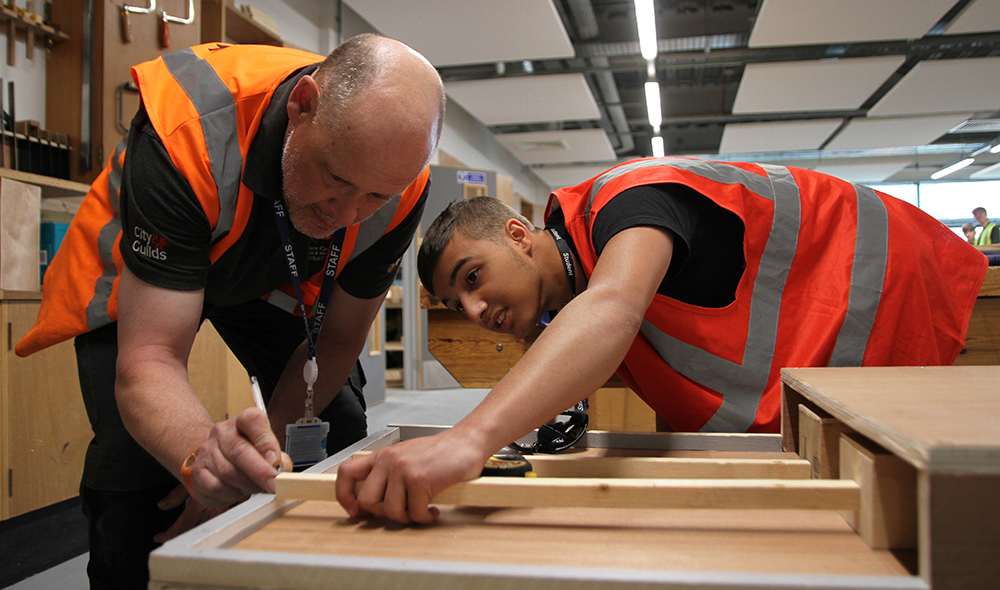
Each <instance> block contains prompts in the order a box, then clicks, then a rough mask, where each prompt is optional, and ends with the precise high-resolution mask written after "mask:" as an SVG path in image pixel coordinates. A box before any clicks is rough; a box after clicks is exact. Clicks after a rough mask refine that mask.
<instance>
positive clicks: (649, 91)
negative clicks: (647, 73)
mask: <svg viewBox="0 0 1000 590" xmlns="http://www.w3.org/2000/svg"><path fill="white" fill-rule="evenodd" d="M646 116H647V117H648V118H649V124H650V125H652V126H653V129H655V130H656V131H659V130H660V124H661V123H663V113H662V112H661V110H660V83H659V82H646Z"/></svg>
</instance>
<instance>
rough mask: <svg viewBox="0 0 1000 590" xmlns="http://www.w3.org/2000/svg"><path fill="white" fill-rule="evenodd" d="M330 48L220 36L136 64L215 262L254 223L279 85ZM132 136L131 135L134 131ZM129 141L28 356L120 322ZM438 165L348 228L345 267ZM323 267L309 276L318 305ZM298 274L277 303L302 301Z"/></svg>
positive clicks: (24, 345)
mask: <svg viewBox="0 0 1000 590" xmlns="http://www.w3.org/2000/svg"><path fill="white" fill-rule="evenodd" d="M322 60H323V58H322V56H319V55H315V54H312V53H308V52H305V51H299V50H295V49H287V48H280V47H271V46H254V45H233V46H229V45H226V44H222V43H210V44H205V45H197V46H194V47H190V48H187V49H183V50H181V51H178V52H175V53H171V54H168V55H165V56H163V57H160V58H157V59H155V60H153V61H149V62H146V63H143V64H140V65H137V66H135V67H133V68H132V78H133V79H134V80H135V83H136V84H137V85H138V87H139V92H140V94H141V96H142V102H143V104H144V105H145V107H146V111H147V113H148V115H149V120H150V122H151V123H152V125H153V128H154V129H155V130H156V133H157V135H159V137H160V140H161V141H162V142H163V145H164V147H165V148H166V150H167V153H168V154H169V155H170V159H171V161H172V162H173V163H174V165H175V166H176V167H177V169H178V170H179V171H180V172H181V174H182V175H183V176H184V177H185V178H186V179H187V181H188V182H189V183H190V185H191V188H192V189H193V190H194V193H195V195H196V196H197V197H198V200H199V202H200V203H201V206H202V208H203V210H204V211H205V214H206V215H207V217H208V221H209V223H210V224H211V227H212V243H211V246H210V251H209V255H210V259H211V261H212V262H215V261H216V260H218V259H219V257H220V256H221V255H222V253H223V252H225V251H226V250H227V249H228V248H229V247H230V246H232V245H233V244H234V243H235V242H236V241H237V240H238V239H239V237H240V235H241V234H242V233H243V230H244V229H245V228H246V224H247V221H248V220H249V217H250V211H251V209H252V205H253V199H254V195H253V191H251V190H250V189H248V188H247V187H246V186H244V185H243V184H242V182H241V178H242V172H243V165H244V161H245V158H246V154H247V150H248V149H249V147H250V144H251V142H252V141H253V138H254V136H255V135H256V133H257V129H258V127H259V125H260V121H261V118H262V117H263V115H264V112H265V111H266V110H267V107H268V105H269V103H270V101H271V97H272V95H273V94H274V92H275V90H276V89H277V88H278V86H279V85H280V84H281V83H282V82H284V81H285V80H286V79H287V78H288V77H289V76H291V75H292V74H293V73H294V72H296V71H297V70H299V69H301V68H303V67H306V66H309V65H312V64H316V63H319V62H320V61H322ZM126 139H127V138H126ZM125 145H126V140H122V142H121V143H120V144H119V146H118V149H116V150H115V154H114V157H112V158H111V161H110V162H109V163H108V166H107V167H106V168H105V169H104V171H103V172H102V173H101V174H100V176H98V177H97V180H95V181H94V183H93V184H92V185H91V187H90V191H89V192H88V193H87V195H86V197H84V199H83V202H82V204H81V205H80V209H79V210H78V211H77V213H76V215H75V216H74V218H73V222H72V223H71V224H70V227H69V230H68V231H67V232H66V236H65V238H64V239H63V243H62V245H61V246H60V248H59V252H58V253H57V254H56V256H55V257H54V258H53V259H52V264H51V265H50V266H49V268H48V270H47V271H46V273H45V284H44V286H43V297H42V305H41V309H40V311H39V314H38V319H37V320H36V322H35V325H34V327H33V328H32V329H31V330H30V331H29V332H28V333H27V334H26V335H25V336H24V338H22V339H21V341H20V342H18V344H17V349H16V352H17V354H18V355H20V356H27V355H29V354H32V353H35V352H37V351H39V350H42V349H44V348H46V347H48V346H51V345H53V344H57V343H59V342H62V341H64V340H67V339H69V338H73V337H75V336H78V335H80V334H83V333H85V332H88V331H90V330H94V329H96V328H99V327H101V326H105V325H107V324H110V323H112V322H114V321H116V319H117V317H118V299H117V295H118V277H119V275H120V273H121V269H122V264H123V262H122V257H121V253H120V251H119V241H120V240H121V234H122V231H121V220H120V218H119V208H118V207H119V205H118V204H119V189H120V186H121V175H122V165H123V163H124V161H125ZM429 177H430V168H429V167H428V168H425V169H424V171H423V172H422V173H421V174H420V176H419V177H418V178H417V179H416V180H415V181H413V183H412V184H411V185H410V186H409V187H408V188H407V189H406V191H404V192H403V194H402V195H398V196H396V197H393V199H392V200H390V201H389V202H388V203H386V204H385V205H383V206H382V207H381V208H380V209H379V210H378V211H377V212H376V213H375V214H373V215H372V216H371V217H369V218H368V219H366V220H365V221H364V222H362V223H360V224H358V225H353V226H350V227H348V228H347V232H346V236H345V239H344V244H343V248H342V250H341V253H340V257H341V261H342V263H341V264H340V265H338V274H339V272H340V269H342V268H343V267H344V266H345V263H346V262H349V261H350V260H351V259H352V258H353V257H355V256H357V255H358V254H360V253H361V252H364V250H365V249H367V248H368V247H370V246H371V245H372V244H374V243H375V242H376V241H378V239H379V238H381V237H382V236H383V235H384V234H386V233H388V232H389V231H391V230H392V229H394V228H395V227H396V226H397V225H399V223H400V222H401V221H402V220H403V219H404V218H405V217H406V215H407V214H408V213H409V212H410V211H411V210H412V209H413V207H414V206H415V205H416V204H417V203H418V202H419V200H420V197H421V195H422V193H423V192H424V189H425V187H426V186H427V183H428V180H429ZM322 280H323V273H322V272H320V273H317V274H316V275H314V276H313V277H311V278H310V279H309V281H304V282H303V283H302V288H303V292H304V293H303V294H304V297H305V299H306V304H307V305H308V306H309V309H312V306H313V305H314V303H315V298H316V296H317V295H318V292H319V287H320V285H321V284H322ZM293 293H294V290H292V287H291V283H289V284H288V285H286V286H283V287H281V288H280V289H277V290H275V291H274V292H273V293H272V294H271V295H270V296H269V298H268V300H269V301H270V302H271V303H274V304H275V305H278V306H279V307H282V308H284V309H287V310H289V311H291V310H294V309H296V308H297V304H296V303H295V298H294V295H292V294H293Z"/></svg>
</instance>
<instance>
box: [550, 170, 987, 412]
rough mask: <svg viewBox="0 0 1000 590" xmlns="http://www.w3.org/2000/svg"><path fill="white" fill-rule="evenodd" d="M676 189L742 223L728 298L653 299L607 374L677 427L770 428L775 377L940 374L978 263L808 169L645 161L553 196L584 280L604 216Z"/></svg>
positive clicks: (937, 231) (941, 236) (907, 212)
mask: <svg viewBox="0 0 1000 590" xmlns="http://www.w3.org/2000/svg"><path fill="white" fill-rule="evenodd" d="M660 183H676V184H681V185H684V186H688V187H690V188H692V189H694V190H696V191H698V192H699V193H700V194H702V195H704V196H705V197H707V198H709V199H711V200H712V201H713V202H715V203H716V204H718V205H720V206H721V207H724V208H725V209H727V210H729V211H732V212H733V213H735V214H736V215H737V216H739V218H740V219H741V220H742V221H743V224H744V227H745V234H744V239H743V255H744V258H745V260H746V268H745V270H744V272H743V276H742V277H741V279H740V282H739V286H738V287H737V290H736V298H735V301H734V302H733V303H732V304H730V305H728V306H726V307H723V308H717V309H716V308H712V309H709V308H703V307H698V306H694V305H690V304H686V303H682V302H680V301H677V300H675V299H671V298H668V297H665V296H663V295H659V294H657V295H656V296H655V297H654V298H653V302H652V303H651V304H650V306H649V308H648V309H647V310H646V313H645V317H644V320H643V325H642V328H641V329H640V334H639V335H638V336H637V337H636V339H635V341H634V342H633V343H632V346H631V347H630V349H629V351H628V353H627V355H626V356H625V359H624V361H623V362H622V364H621V366H620V367H619V369H618V370H617V371H616V372H617V374H618V375H619V376H620V377H621V378H622V379H623V380H624V381H625V382H626V383H627V384H628V385H629V386H630V387H631V388H632V389H633V390H634V391H635V392H636V393H637V394H638V395H639V396H640V397H642V398H643V399H644V400H645V401H646V403H648V404H649V405H650V406H651V407H652V408H653V409H654V410H656V412H657V414H659V415H660V416H661V417H663V419H664V420H666V422H667V423H668V424H670V425H671V426H672V427H673V428H674V429H676V430H678V431H703V432H777V431H778V430H779V427H780V414H781V412H780V410H781V399H780V398H781V396H780V386H781V381H780V374H779V372H780V370H781V368H782V367H825V366H861V365H876V366H878V365H948V364H951V363H952V362H954V360H955V358H956V357H957V356H958V353H959V352H960V351H961V348H962V346H963V343H964V341H965V333H966V329H967V328H968V324H969V317H970V315H971V312H972V306H973V304H974V303H975V300H976V297H977V295H978V293H979V288H980V286H981V284H982V282H983V278H984V277H985V275H986V267H987V261H986V259H985V257H984V256H983V255H982V254H981V253H980V252H978V251H977V250H976V249H975V248H974V247H972V246H970V245H969V244H968V243H966V242H965V241H964V240H962V239H960V238H958V237H957V236H956V235H955V234H954V233H953V232H952V231H951V230H949V229H948V228H947V227H945V226H944V225H943V224H941V223H940V222H938V221H936V220H935V219H933V218H931V217H929V216H928V215H926V214H924V213H923V212H922V211H920V210H919V209H917V208H915V207H913V206H911V205H909V204H907V203H904V202H903V201H900V200H898V199H895V198H893V197H890V196H888V195H885V194H882V193H878V192H877V191H874V190H872V189H871V188H868V187H865V186H859V185H854V184H850V183H848V182H845V181H842V180H840V179H837V178H834V177H831V176H827V175H825V174H819V173H816V172H812V171H809V170H801V169H796V168H784V167H781V166H772V165H757V164H744V163H735V162H734V163H720V162H707V161H699V160H691V159H684V158H660V159H646V160H637V161H633V162H629V163H626V164H623V165H621V166H618V167H616V168H613V169H611V170H609V171H607V172H605V173H603V174H601V175H600V176H597V177H595V178H593V179H591V180H588V181H587V182H584V183H583V184H580V185H578V186H574V187H569V188H564V189H560V190H557V191H555V192H554V193H553V194H552V195H551V197H550V198H549V203H548V207H547V208H546V216H547V215H548V213H549V212H550V211H552V210H553V207H555V205H556V202H558V205H559V207H561V208H562V210H563V211H564V213H565V218H566V229H567V231H568V232H569V234H570V235H571V236H572V238H573V241H574V243H575V244H576V246H577V250H578V252H579V255H580V259H581V263H582V265H583V269H584V272H585V273H586V275H587V276H588V277H589V276H590V275H591V274H592V273H593V271H594V267H595V265H596V264H597V253H596V252H595V250H594V246H593V242H592V240H591V232H592V230H593V224H594V220H595V218H596V216H597V213H598V212H599V211H600V209H601V207H602V206H604V205H605V204H606V203H608V202H609V201H610V200H611V199H613V198H614V197H615V196H616V195H618V194H619V193H621V192H622V191H624V190H626V189H628V188H632V187H635V186H640V185H649V184H660Z"/></svg>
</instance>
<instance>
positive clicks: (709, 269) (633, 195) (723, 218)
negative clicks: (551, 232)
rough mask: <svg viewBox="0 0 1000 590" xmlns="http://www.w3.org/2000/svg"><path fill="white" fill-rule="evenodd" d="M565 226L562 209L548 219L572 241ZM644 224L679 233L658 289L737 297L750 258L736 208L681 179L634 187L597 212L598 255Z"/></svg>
mask: <svg viewBox="0 0 1000 590" xmlns="http://www.w3.org/2000/svg"><path fill="white" fill-rule="evenodd" d="M565 225H566V223H565V219H564V217H563V212H562V210H561V209H559V210H557V211H555V212H553V213H552V214H550V215H549V218H548V219H547V220H546V226H547V227H555V228H557V229H560V230H562V231H561V232H560V233H561V234H562V235H564V236H566V238H567V240H568V241H570V243H571V245H573V244H572V238H571V237H570V235H569V232H568V231H565ZM640 225H651V226H656V227H663V228H666V229H669V230H670V231H671V232H673V233H674V236H675V239H674V253H673V257H672V258H671V260H670V267H669V268H668V269H667V274H666V276H664V278H663V280H662V281H661V283H660V287H659V289H657V293H659V294H660V295H664V296H666V297H670V298H672V299H677V300H678V301H682V302H684V303H688V304H690V305H697V306H700V307H725V306H727V305H729V304H730V303H732V302H733V301H734V300H735V299H736V287H737V286H738V285H739V282H740V277H742V276H743V269H744V268H745V267H746V261H745V260H744V257H743V233H744V228H743V222H742V221H741V220H740V218H739V217H738V216H737V215H736V214H735V213H732V212H731V211H728V210H726V209H723V208H722V207H720V206H719V205H716V204H715V203H714V202H713V201H712V200H711V199H709V198H707V197H705V196H703V195H702V194H700V193H698V192H697V191H695V190H694V189H692V188H690V187H686V186H683V185H679V184H656V185H646V186H638V187H634V188H630V189H627V190H625V191H622V192H621V193H619V194H618V195H615V197H614V198H613V199H611V201H610V202H608V203H607V204H606V205H604V206H603V207H602V208H601V210H600V211H598V212H597V217H596V218H595V219H594V229H593V232H592V236H591V239H592V240H593V242H594V249H595V251H596V252H597V255H598V257H599V256H600V255H601V252H602V251H603V250H604V246H605V245H607V243H608V241H609V240H610V239H611V238H612V237H614V236H615V234H617V233H618V232H620V231H622V230H625V229H628V228H631V227H637V226H640ZM573 246H574V249H575V245H573Z"/></svg>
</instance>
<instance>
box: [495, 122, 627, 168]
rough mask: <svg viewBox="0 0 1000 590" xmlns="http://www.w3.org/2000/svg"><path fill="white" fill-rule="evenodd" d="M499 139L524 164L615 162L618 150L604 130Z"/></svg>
mask: <svg viewBox="0 0 1000 590" xmlns="http://www.w3.org/2000/svg"><path fill="white" fill-rule="evenodd" d="M496 139H497V141H498V142H500V144H501V145H502V146H504V147H505V148H507V149H508V150H509V151H510V153H512V154H513V155H514V157H515V158H517V159H518V160H520V161H521V162H522V163H523V164H529V165H530V164H565V163H569V162H605V161H607V162H611V161H613V160H614V159H615V150H614V148H612V147H611V142H610V141H609V140H608V136H607V134H606V133H605V132H604V130H603V129H573V130H570V131H533V132H529V133H502V134H500V135H497V136H496ZM608 167H610V165H609V166H608Z"/></svg>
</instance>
